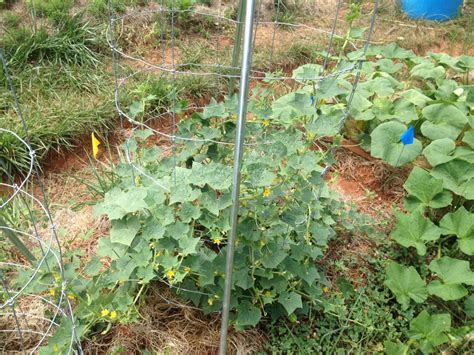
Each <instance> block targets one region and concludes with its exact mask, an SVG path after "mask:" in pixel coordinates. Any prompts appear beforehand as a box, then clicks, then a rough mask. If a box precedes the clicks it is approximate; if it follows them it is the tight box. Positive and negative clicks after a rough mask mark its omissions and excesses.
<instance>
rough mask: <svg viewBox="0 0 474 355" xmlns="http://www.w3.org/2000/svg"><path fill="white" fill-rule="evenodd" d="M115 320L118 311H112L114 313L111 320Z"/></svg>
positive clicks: (111, 314)
mask: <svg viewBox="0 0 474 355" xmlns="http://www.w3.org/2000/svg"><path fill="white" fill-rule="evenodd" d="M115 318H117V312H116V311H112V312H111V313H110V319H115Z"/></svg>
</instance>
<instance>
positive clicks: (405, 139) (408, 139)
mask: <svg viewBox="0 0 474 355" xmlns="http://www.w3.org/2000/svg"><path fill="white" fill-rule="evenodd" d="M414 139H415V127H413V126H410V127H408V129H407V130H406V131H405V132H403V134H402V135H401V136H400V140H401V141H402V143H403V145H408V144H413V141H414Z"/></svg>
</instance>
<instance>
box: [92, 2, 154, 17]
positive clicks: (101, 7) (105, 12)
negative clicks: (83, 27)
mask: <svg viewBox="0 0 474 355" xmlns="http://www.w3.org/2000/svg"><path fill="white" fill-rule="evenodd" d="M108 2H109V1H108V0H90V1H88V4H87V11H88V12H89V13H90V14H91V15H92V16H94V17H95V18H99V19H104V18H108V16H109V5H108ZM149 2H150V0H112V7H113V9H114V11H115V12H117V13H119V14H121V13H124V12H125V11H127V6H145V5H146V4H147V3H149Z"/></svg>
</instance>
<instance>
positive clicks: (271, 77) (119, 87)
mask: <svg viewBox="0 0 474 355" xmlns="http://www.w3.org/2000/svg"><path fill="white" fill-rule="evenodd" d="M342 4H343V1H341V0H340V1H338V2H337V3H336V8H335V16H334V20H333V23H332V28H331V31H326V30H323V29H320V28H315V27H312V26H309V25H306V24H299V23H288V22H283V21H280V16H279V14H280V11H281V6H283V5H282V2H281V1H280V0H279V1H277V2H275V6H274V11H275V14H274V21H265V20H261V18H260V11H261V9H262V6H263V2H262V1H261V2H259V3H258V4H257V6H255V2H254V1H251V0H250V1H249V0H247V1H241V2H240V3H239V5H238V7H237V8H238V11H237V17H236V18H235V19H234V18H232V17H228V16H226V15H225V14H223V13H222V6H221V4H219V5H218V6H217V7H216V8H215V9H214V11H211V10H207V11H204V10H196V9H193V10H188V9H185V10H183V9H180V8H179V7H177V6H176V4H175V2H174V1H171V2H170V3H168V4H167V5H165V4H164V3H163V2H160V4H159V6H157V7H156V8H155V9H152V10H150V9H148V10H146V11H138V12H134V13H128V14H126V15H123V16H116V15H115V14H114V13H113V11H112V7H110V10H111V14H112V16H111V18H110V25H109V28H108V31H107V41H108V43H109V45H110V48H111V50H112V52H113V58H114V68H115V75H116V90H115V105H116V108H117V111H118V113H119V115H120V117H121V120H122V121H121V122H122V128H124V122H128V123H131V124H132V125H133V128H132V129H136V128H140V129H146V130H149V131H150V132H152V133H153V134H154V135H156V136H158V137H160V143H159V144H160V145H161V147H166V148H167V149H168V154H170V155H172V156H173V157H174V164H173V166H172V167H170V169H171V170H172V171H173V176H174V183H172V184H169V185H166V186H163V185H162V184H161V183H160V182H159V181H156V180H154V179H153V177H151V176H148V175H146V174H145V173H144V170H145V169H143V168H142V167H141V166H140V164H139V163H137V162H134V160H135V159H134V158H136V157H135V156H134V155H135V154H134V152H132V150H131V149H130V148H129V146H128V145H127V143H126V144H125V150H126V156H127V160H128V163H129V164H130V166H131V167H132V169H133V171H134V174H136V175H137V176H140V177H141V176H143V177H144V178H148V179H151V180H152V181H153V183H155V184H156V185H157V186H158V187H159V188H162V189H164V190H166V191H167V192H170V191H172V190H174V189H177V188H178V187H179V181H178V179H177V177H176V170H177V167H178V166H179V165H178V163H177V159H176V155H177V151H179V148H178V146H180V145H183V144H184V143H186V142H194V143H196V144H200V145H210V144H212V145H214V144H217V145H225V146H230V148H232V149H234V168H233V169H234V173H233V192H232V212H231V214H230V218H231V221H230V224H231V226H230V232H229V234H230V235H229V236H228V239H227V248H228V249H227V265H226V276H225V282H226V286H225V294H224V299H223V309H222V313H223V315H222V330H221V344H220V352H221V354H224V353H225V351H226V337H227V323H228V321H229V311H230V308H231V307H230V302H231V300H230V290H231V285H232V282H231V278H232V265H233V258H234V249H233V245H234V243H235V234H236V233H237V228H238V206H239V185H240V169H241V165H240V159H241V158H242V155H243V154H244V153H243V150H245V149H246V148H251V149H250V150H252V154H260V155H263V154H265V151H264V149H265V148H262V146H261V145H260V144H259V143H257V139H256V137H255V136H252V134H249V135H247V136H245V129H244V128H245V126H246V122H245V119H246V116H247V104H248V101H250V100H251V99H250V98H249V95H248V89H249V86H250V87H253V88H256V89H255V90H254V94H255V96H256V95H258V87H259V85H262V84H263V85H266V86H271V85H275V83H283V84H284V85H288V86H289V87H291V89H292V90H293V91H297V90H306V91H307V92H309V93H310V95H309V96H310V99H311V104H310V105H309V106H310V107H312V110H314V113H315V115H316V116H317V115H318V114H317V112H316V111H317V104H316V103H315V100H316V97H317V92H318V91H319V89H320V87H321V86H323V85H325V84H326V85H327V83H336V81H337V80H338V79H340V78H344V79H345V78H350V79H349V80H350V83H349V82H347V83H348V85H349V86H350V89H349V90H348V93H347V99H346V103H345V106H344V108H343V109H341V110H340V111H339V112H338V113H337V114H336V115H334V116H333V119H332V122H331V123H330V125H332V127H331V131H332V132H333V133H332V134H333V135H337V134H339V132H340V131H341V129H342V128H343V126H344V124H345V122H346V120H347V118H348V117H349V112H350V110H351V104H352V101H353V99H354V95H355V92H356V89H357V85H358V83H359V80H360V70H361V66H362V65H363V63H364V58H365V53H366V51H367V48H368V46H369V43H370V41H371V36H372V33H373V31H374V26H375V19H376V12H377V7H378V1H374V3H373V9H372V11H371V17H370V24H369V27H368V31H367V34H366V38H365V39H364V40H363V41H362V44H361V46H360V48H361V51H360V53H359V54H360V57H358V58H356V59H355V60H353V61H343V60H341V58H342V57H341V55H339V57H337V56H335V55H334V54H333V49H334V47H335V44H334V41H335V38H336V37H338V38H339V39H340V36H339V35H337V34H336V30H337V29H338V23H340V17H341V13H340V12H341V7H342ZM244 14H245V15H244ZM182 16H194V17H196V18H200V19H201V20H200V21H203V20H202V19H204V21H206V22H212V23H213V24H214V25H215V26H216V27H217V28H219V27H220V26H224V27H227V28H229V27H230V28H233V32H234V33H235V37H234V40H233V45H232V46H231V47H232V50H229V49H228V50H227V52H226V51H225V50H224V49H223V45H222V41H221V39H222V38H221V35H220V33H219V31H217V35H216V37H215V38H213V42H214V46H213V47H212V48H208V50H210V51H212V52H213V55H211V58H213V59H214V61H213V62H208V63H197V62H187V61H186V59H187V58H184V62H183V58H180V60H177V58H178V57H179V56H180V54H181V53H180V51H179V49H178V48H177V45H176V37H177V34H176V33H177V22H179V21H180V18H181V17H182ZM139 18H141V19H142V20H140V21H143V18H145V21H150V20H151V21H156V22H157V23H159V31H158V32H159V35H158V36H157V38H158V46H157V48H159V53H158V55H157V56H156V57H157V59H158V60H157V61H151V60H150V59H149V58H150V57H152V56H150V55H145V56H139V55H137V54H136V53H134V52H133V49H130V48H125V47H126V46H125V43H122V42H121V37H122V36H123V37H126V30H127V24H128V22H130V23H132V24H133V23H136V21H137V19H139ZM254 18H255V20H254ZM243 27H245V31H243ZM282 27H285V28H287V29H291V30H293V31H294V33H297V32H298V30H302V29H304V30H305V31H307V32H309V37H310V38H311V36H316V35H317V36H320V35H323V36H326V37H327V46H326V49H325V51H323V55H322V56H321V57H322V58H321V59H322V61H321V64H317V65H315V64H310V65H307V66H303V67H302V69H299V70H298V71H294V72H293V73H288V70H285V68H278V67H273V70H272V71H271V72H270V71H263V70H259V69H258V68H256V67H255V66H252V64H251V63H252V60H251V57H252V56H253V57H258V56H262V55H263V56H267V58H266V60H267V62H269V63H272V62H273V59H274V56H275V51H276V45H277V44H278V43H280V42H282V39H281V38H279V36H281V35H282V31H279V29H280V28H282ZM243 32H244V33H243ZM290 33H291V32H290ZM284 34H285V35H286V36H288V32H286V33H284ZM242 37H243V38H244V39H243V41H242ZM290 37H291V36H290ZM290 41H291V39H290ZM345 41H346V42H345V43H344V44H343V46H342V47H343V49H344V48H345V46H346V45H347V43H348V42H350V38H349V37H346V38H345ZM241 42H243V43H241ZM262 42H267V45H266V46H265V45H262ZM286 43H288V42H286ZM351 45H352V46H354V48H355V49H359V47H358V46H357V45H356V44H354V43H351ZM241 46H243V50H242V53H243V55H242V58H241V57H240V52H241ZM246 51H247V53H246ZM249 51H250V52H249ZM262 52H263V53H262ZM148 54H149V53H148ZM120 61H122V63H123V62H126V63H127V65H129V67H131V68H134V69H135V70H133V69H132V73H127V74H124V73H123V72H122V71H121V70H120ZM143 72H147V73H151V75H156V76H161V77H167V76H168V77H171V82H172V88H171V91H170V95H171V100H170V101H171V102H170V105H169V109H167V110H165V111H164V112H159V114H157V115H150V116H148V117H147V118H146V120H143V119H142V120H140V119H137V116H139V115H137V110H133V107H132V106H127V105H126V104H124V103H123V102H122V95H121V92H123V91H126V86H127V81H128V80H130V79H131V78H133V77H134V76H139V75H140V74H141V73H143ZM183 76H190V77H205V78H206V79H207V80H213V81H215V82H216V83H217V85H216V87H217V88H219V89H218V90H217V92H216V93H215V98H213V99H211V100H210V103H209V104H208V105H207V106H205V107H199V106H196V105H191V106H188V107H185V106H183V105H182V104H181V103H179V102H178V99H177V91H178V87H177V80H178V78H179V77H183ZM236 81H239V82H240V88H239V93H240V94H239V99H238V100H237V95H236V94H234V92H235V89H236V87H235V83H236ZM336 85H339V83H338V84H336ZM222 88H227V90H226V89H224V90H222ZM292 104H296V105H298V104H301V105H302V106H304V105H305V104H304V103H303V102H299V103H298V102H293V103H292ZM288 105H290V103H288ZM224 107H233V110H234V111H233V112H235V114H236V116H238V117H237V128H236V133H235V134H236V136H235V139H234V136H233V135H229V136H227V138H228V140H216V139H215V138H212V137H211V138H208V137H206V132H204V131H205V129H206V127H201V129H202V130H203V131H201V132H200V131H199V130H194V131H192V132H189V131H188V132H186V134H183V132H180V130H179V129H178V124H177V123H178V120H179V119H180V118H181V117H183V118H184V117H186V116H187V115H190V114H191V113H193V112H200V113H202V114H204V115H206V111H207V112H209V111H213V110H217V111H219V110H220V109H223V108H224ZM296 109H300V108H296ZM183 112H184V115H183ZM253 114H255V111H253ZM178 116H179V118H178ZM216 116H218V115H216ZM263 116H264V115H263ZM290 116H291V115H290ZM209 117H212V114H211V115H210V116H209ZM264 117H265V116H264ZM265 121H267V120H265ZM160 122H161V124H160ZM164 122H166V124H165V125H164V124H163V123H164ZM264 124H265V123H264ZM266 124H269V123H266ZM163 127H166V129H163ZM305 128H307V127H303V129H305ZM308 128H309V127H308ZM306 133H309V132H306ZM315 133H316V134H318V135H319V134H320V133H321V134H320V135H321V136H324V133H323V132H315ZM275 143H276V142H274V141H271V140H268V141H266V142H264V145H263V146H264V147H265V145H267V146H268V147H270V146H272V145H274V144H275ZM336 147H337V145H333V146H332V147H330V148H329V149H328V152H329V153H330V154H333V153H334V151H335V149H336ZM262 149H263V150H262ZM244 159H245V158H244ZM331 166H332V164H331V163H329V164H326V165H325V166H323V167H321V179H320V183H319V187H318V189H317V191H316V192H314V196H315V199H316V200H317V201H319V200H320V199H321V196H322V192H323V189H324V187H325V178H326V176H327V174H328V172H329V171H330V169H331ZM269 169H271V168H269ZM134 174H132V177H133V179H135V178H136V176H135V175H134ZM303 222H304V221H303ZM163 281H164V280H163ZM165 282H166V281H165ZM168 285H169V284H168ZM169 286H171V287H176V286H173V285H169ZM176 288H177V289H179V290H180V291H181V292H183V291H184V292H196V291H191V290H186V289H184V290H183V289H182V288H181V286H178V287H176ZM200 294H202V295H206V296H210V295H209V294H206V293H200Z"/></svg>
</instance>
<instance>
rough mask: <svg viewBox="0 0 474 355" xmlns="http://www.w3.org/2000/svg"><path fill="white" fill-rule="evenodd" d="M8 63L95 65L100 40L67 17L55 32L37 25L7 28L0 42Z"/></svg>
mask: <svg viewBox="0 0 474 355" xmlns="http://www.w3.org/2000/svg"><path fill="white" fill-rule="evenodd" d="M0 45H2V46H3V47H4V50H5V52H6V55H7V57H8V58H9V61H10V63H9V64H10V65H11V66H14V67H23V66H25V65H26V64H28V63H35V64H37V65H42V64H45V63H50V64H53V65H84V64H88V65H91V64H92V65H96V64H98V62H99V60H98V49H99V48H100V40H99V39H98V38H97V37H96V34H95V33H94V31H93V29H92V28H91V27H90V26H89V25H88V24H87V23H85V24H83V23H81V22H80V21H79V19H78V18H70V20H69V22H68V23H67V24H64V25H63V26H62V28H61V29H60V30H58V31H54V32H52V31H48V30H47V29H46V28H41V29H39V30H37V31H32V30H30V29H28V28H21V29H13V30H7V31H6V34H5V36H4V39H3V40H2V41H0Z"/></svg>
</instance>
